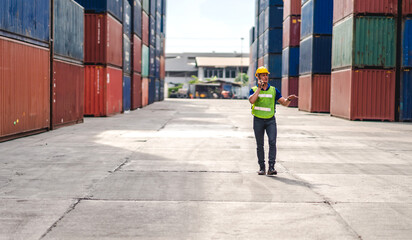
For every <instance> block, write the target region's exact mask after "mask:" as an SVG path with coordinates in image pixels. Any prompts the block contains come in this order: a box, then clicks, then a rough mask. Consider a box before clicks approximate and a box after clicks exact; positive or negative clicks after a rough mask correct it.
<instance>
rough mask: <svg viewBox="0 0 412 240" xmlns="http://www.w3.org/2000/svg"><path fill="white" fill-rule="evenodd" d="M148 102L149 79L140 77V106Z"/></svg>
mask: <svg viewBox="0 0 412 240" xmlns="http://www.w3.org/2000/svg"><path fill="white" fill-rule="evenodd" d="M148 104H149V79H148V78H143V79H142V106H143V107H144V106H147V105H148Z"/></svg>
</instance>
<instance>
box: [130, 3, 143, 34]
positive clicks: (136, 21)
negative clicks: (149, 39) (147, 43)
mask: <svg viewBox="0 0 412 240" xmlns="http://www.w3.org/2000/svg"><path fill="white" fill-rule="evenodd" d="M132 8H133V32H134V33H135V34H136V35H137V36H138V37H139V38H142V5H141V3H140V0H133V6H132Z"/></svg>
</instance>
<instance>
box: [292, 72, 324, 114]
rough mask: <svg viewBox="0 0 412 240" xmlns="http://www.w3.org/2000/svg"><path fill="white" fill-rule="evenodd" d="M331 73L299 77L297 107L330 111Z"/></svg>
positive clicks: (310, 110) (309, 110) (307, 109)
mask: <svg viewBox="0 0 412 240" xmlns="http://www.w3.org/2000/svg"><path fill="white" fill-rule="evenodd" d="M330 79H331V75H305V76H300V77H299V109H300V110H303V111H308V112H325V113H327V112H329V111H330V96H331V93H330Z"/></svg>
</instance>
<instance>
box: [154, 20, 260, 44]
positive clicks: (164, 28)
mask: <svg viewBox="0 0 412 240" xmlns="http://www.w3.org/2000/svg"><path fill="white" fill-rule="evenodd" d="M161 27H162V28H161V29H160V31H161V33H162V37H165V34H166V15H162V26H161ZM255 39H256V31H255Z"/></svg>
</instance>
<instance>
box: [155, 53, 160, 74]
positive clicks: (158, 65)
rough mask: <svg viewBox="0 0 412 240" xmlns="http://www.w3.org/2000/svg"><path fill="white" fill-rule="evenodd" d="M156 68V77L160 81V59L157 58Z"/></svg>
mask: <svg viewBox="0 0 412 240" xmlns="http://www.w3.org/2000/svg"><path fill="white" fill-rule="evenodd" d="M155 66H156V71H155V72H156V73H155V77H156V79H160V57H156V59H155Z"/></svg>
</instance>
